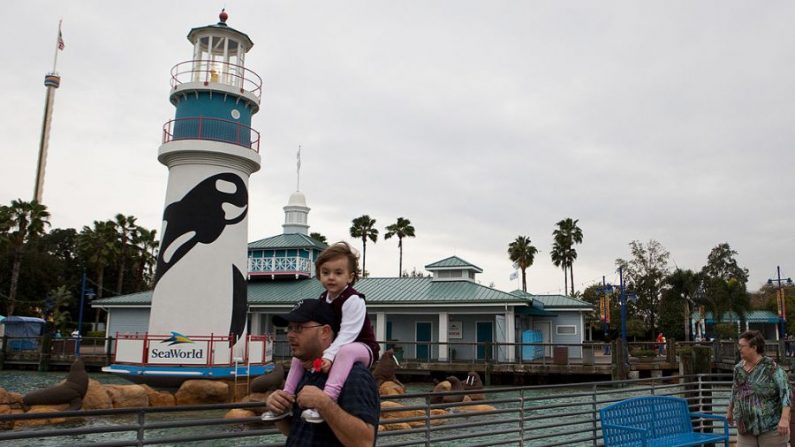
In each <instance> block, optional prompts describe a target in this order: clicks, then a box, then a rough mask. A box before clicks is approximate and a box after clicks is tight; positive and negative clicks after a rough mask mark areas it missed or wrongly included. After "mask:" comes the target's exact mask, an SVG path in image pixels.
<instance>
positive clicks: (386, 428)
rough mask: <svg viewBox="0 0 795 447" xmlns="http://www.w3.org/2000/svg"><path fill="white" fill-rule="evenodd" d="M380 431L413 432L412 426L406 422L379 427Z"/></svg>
mask: <svg viewBox="0 0 795 447" xmlns="http://www.w3.org/2000/svg"><path fill="white" fill-rule="evenodd" d="M378 427H380V428H379V430H378V431H393V430H411V425H409V424H407V423H405V422H397V423H394V424H384V425H379V426H378Z"/></svg>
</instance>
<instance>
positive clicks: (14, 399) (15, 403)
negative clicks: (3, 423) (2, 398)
mask: <svg viewBox="0 0 795 447" xmlns="http://www.w3.org/2000/svg"><path fill="white" fill-rule="evenodd" d="M8 398H9V402H10V404H9V405H11V408H22V394H20V393H15V392H13V391H9V392H8Z"/></svg>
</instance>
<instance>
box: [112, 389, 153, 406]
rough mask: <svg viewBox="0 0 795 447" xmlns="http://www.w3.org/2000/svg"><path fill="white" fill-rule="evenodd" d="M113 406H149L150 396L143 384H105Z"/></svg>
mask: <svg viewBox="0 0 795 447" xmlns="http://www.w3.org/2000/svg"><path fill="white" fill-rule="evenodd" d="M105 391H107V392H108V395H109V396H110V399H111V401H113V408H135V407H148V406H149V396H147V395H146V390H145V389H144V387H143V386H141V385H105Z"/></svg>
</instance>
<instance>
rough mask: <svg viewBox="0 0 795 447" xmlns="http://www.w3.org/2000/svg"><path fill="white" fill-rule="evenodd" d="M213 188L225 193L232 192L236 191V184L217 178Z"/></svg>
mask: <svg viewBox="0 0 795 447" xmlns="http://www.w3.org/2000/svg"><path fill="white" fill-rule="evenodd" d="M215 189H217V190H218V191H219V192H222V193H225V194H234V193H236V192H237V185H235V184H234V183H232V182H230V181H227V180H222V179H218V180H216V181H215Z"/></svg>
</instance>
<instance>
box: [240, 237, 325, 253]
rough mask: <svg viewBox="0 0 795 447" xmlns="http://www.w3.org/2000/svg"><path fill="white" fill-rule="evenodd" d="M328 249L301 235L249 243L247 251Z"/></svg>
mask: <svg viewBox="0 0 795 447" xmlns="http://www.w3.org/2000/svg"><path fill="white" fill-rule="evenodd" d="M327 247H328V245H327V244H324V243H322V242H320V241H318V240H315V239H312V238H311V237H309V236H307V235H305V234H301V233H290V234H278V235H276V236H271V237H266V238H265V239H260V240H258V241H254V242H249V243H248V249H249V250H251V249H252V248H254V249H285V248H315V249H318V250H325V249H326V248H327Z"/></svg>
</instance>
